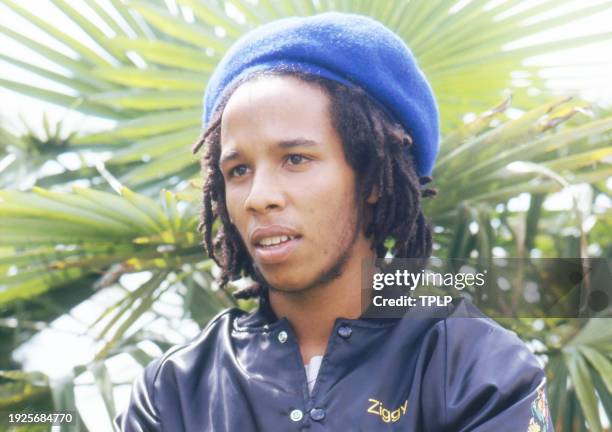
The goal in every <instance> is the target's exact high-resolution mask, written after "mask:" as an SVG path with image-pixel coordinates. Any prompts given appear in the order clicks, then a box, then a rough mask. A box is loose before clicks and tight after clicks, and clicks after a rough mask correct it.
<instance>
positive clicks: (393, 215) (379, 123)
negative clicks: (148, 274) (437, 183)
mask: <svg viewBox="0 0 612 432" xmlns="http://www.w3.org/2000/svg"><path fill="white" fill-rule="evenodd" d="M265 73H267V74H283V75H291V76H295V77H297V78H299V79H302V80H304V81H306V82H310V83H313V84H314V85H317V86H319V87H320V88H321V89H323V90H324V91H325V93H326V94H327V95H328V97H329V99H330V115H331V120H332V125H333V127H334V128H335V129H336V131H337V132H338V134H339V136H340V138H341V141H342V145H343V149H344V155H345V157H346V159H347V161H348V163H349V165H350V166H351V168H352V169H353V170H354V171H355V173H356V182H357V184H356V192H357V197H358V198H359V201H358V203H360V204H361V208H360V211H363V207H365V200H366V198H367V197H368V196H370V194H371V193H372V191H373V190H376V191H377V192H378V201H377V202H376V203H375V204H374V205H373V211H372V218H371V220H370V222H369V223H368V225H367V226H366V231H365V235H366V237H368V238H369V237H371V238H372V249H373V250H375V252H376V256H377V257H379V258H383V257H384V256H385V254H386V252H387V248H386V247H385V241H386V240H387V239H388V238H392V239H393V241H394V243H393V246H392V247H391V250H390V252H391V254H392V255H393V256H394V257H396V258H427V257H429V256H430V255H431V248H432V236H431V227H430V225H429V223H428V222H427V220H426V219H425V216H424V215H423V212H422V209H421V198H423V197H427V196H433V195H435V194H436V190H435V189H431V188H422V185H424V184H427V183H429V182H430V181H431V177H428V176H424V177H420V178H419V177H418V176H417V174H416V170H415V163H414V149H413V146H412V139H411V137H410V136H409V135H408V134H407V133H406V132H405V131H404V129H403V128H402V127H401V126H400V125H399V124H397V123H395V122H393V121H392V120H391V119H390V117H389V116H388V115H387V113H386V111H385V110H384V109H382V108H381V107H379V105H377V104H376V103H375V102H374V101H372V99H370V98H369V97H368V95H367V94H366V93H365V91H364V90H362V89H361V88H358V87H347V86H345V85H343V84H340V83H337V82H335V81H332V80H329V79H326V78H322V77H320V76H317V75H312V74H307V73H303V72H296V71H274V72H265ZM252 78H253V76H251V77H249V79H252ZM240 84H242V82H241V83H237V84H235V85H234V86H233V88H232V89H231V90H230V91H228V92H227V95H226V96H225V98H224V100H223V102H222V103H221V104H220V107H219V109H218V110H217V113H216V116H215V117H213V119H212V120H211V122H210V125H209V127H208V128H207V129H206V130H204V132H203V133H202V134H201V135H200V137H199V139H198V141H197V142H196V144H195V145H194V147H193V151H194V153H195V152H197V151H198V150H199V149H200V148H201V147H202V146H204V145H205V144H206V146H205V151H204V155H203V157H202V160H201V163H202V169H203V172H204V175H206V180H205V182H204V187H203V191H202V192H203V197H202V200H203V206H202V213H201V221H200V224H199V225H198V231H200V232H202V233H203V237H204V240H203V245H204V248H205V250H206V252H207V253H208V255H209V256H210V257H211V258H212V259H213V260H214V261H215V262H216V263H217V265H219V267H220V268H221V275H220V277H219V280H218V282H219V284H220V286H221V287H225V285H226V284H227V283H228V282H229V281H230V280H234V279H237V278H239V277H241V276H242V275H245V276H250V277H251V278H252V279H253V280H255V281H256V284H255V285H253V286H252V287H249V288H248V289H246V290H243V291H240V292H239V293H235V295H236V297H240V298H248V297H252V296H255V295H256V294H257V293H258V291H259V287H260V286H261V285H264V284H265V281H264V280H263V278H262V277H261V276H260V275H259V274H258V272H257V269H256V268H254V266H253V262H252V259H251V257H250V255H249V254H248V251H247V249H246V247H245V246H244V243H243V241H242V238H241V237H240V234H239V233H238V231H237V230H236V228H235V227H234V225H233V224H232V223H231V221H230V218H229V214H228V211H227V207H226V203H225V183H224V179H223V174H222V172H221V169H220V167H219V157H220V154H221V118H222V113H223V109H224V107H225V104H226V103H227V100H228V99H229V97H230V95H231V94H232V92H233V91H234V90H235V89H236V88H237V87H239V85H240ZM215 229H216V231H217V235H216V236H215V237H214V238H213V233H214V231H215Z"/></svg>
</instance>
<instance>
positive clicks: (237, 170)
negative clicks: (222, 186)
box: [229, 165, 247, 177]
mask: <svg viewBox="0 0 612 432" xmlns="http://www.w3.org/2000/svg"><path fill="white" fill-rule="evenodd" d="M246 172H247V167H246V165H238V166H236V167H234V168H232V169H231V170H230V171H229V176H230V177H241V176H243V175H245V174H246Z"/></svg>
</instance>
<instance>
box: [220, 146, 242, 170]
mask: <svg viewBox="0 0 612 432" xmlns="http://www.w3.org/2000/svg"><path fill="white" fill-rule="evenodd" d="M239 157H240V153H239V152H238V151H237V150H230V151H228V152H226V153H224V154H223V155H222V156H221V158H220V159H219V166H223V165H225V164H226V163H228V162H230V161H233V160H234V159H238V158H239Z"/></svg>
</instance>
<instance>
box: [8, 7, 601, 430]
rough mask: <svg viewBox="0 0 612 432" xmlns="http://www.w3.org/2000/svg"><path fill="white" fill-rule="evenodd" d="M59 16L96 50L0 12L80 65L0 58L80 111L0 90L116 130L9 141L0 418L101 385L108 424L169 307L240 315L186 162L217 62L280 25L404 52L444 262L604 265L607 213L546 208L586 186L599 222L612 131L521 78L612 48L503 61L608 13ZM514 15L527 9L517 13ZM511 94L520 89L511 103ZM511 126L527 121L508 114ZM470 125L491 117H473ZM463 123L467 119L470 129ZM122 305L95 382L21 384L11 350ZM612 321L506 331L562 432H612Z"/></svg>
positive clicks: (60, 402) (129, 12)
mask: <svg viewBox="0 0 612 432" xmlns="http://www.w3.org/2000/svg"><path fill="white" fill-rule="evenodd" d="M52 1H53V3H54V4H55V6H57V8H58V9H59V10H60V11H62V12H63V13H64V14H65V15H66V16H67V17H68V18H69V19H70V20H72V21H73V22H74V23H75V24H76V25H78V26H79V27H80V28H81V29H82V30H83V31H84V32H85V33H86V34H87V35H88V36H89V37H90V38H91V40H92V41H93V44H94V45H95V49H93V48H94V47H93V46H92V45H91V44H89V43H84V42H83V41H81V40H78V39H76V38H75V37H73V36H71V35H70V34H68V33H67V32H65V31H64V30H63V29H60V28H58V27H57V26H55V25H54V23H52V22H49V21H48V20H46V19H45V18H41V17H39V16H38V15H36V14H34V13H32V12H31V9H29V8H28V7H26V6H25V4H24V3H22V2H16V1H14V0H0V2H2V3H4V4H5V5H6V6H8V7H9V8H10V9H11V10H12V11H14V12H15V13H17V14H18V15H21V16H22V17H24V18H26V19H28V20H29V21H30V22H32V23H34V24H35V25H36V26H37V27H38V28H39V29H40V30H42V31H43V32H45V33H46V34H47V35H49V36H50V37H51V38H53V39H54V40H55V41H56V42H59V43H60V44H62V45H63V46H64V47H66V48H67V49H68V50H69V51H71V52H72V53H73V54H72V55H70V56H68V55H66V54H64V53H63V52H60V50H57V49H55V48H52V47H50V46H48V45H46V44H42V43H40V42H39V41H37V40H34V39H32V38H30V37H29V36H27V35H24V34H22V33H19V32H16V31H15V30H12V29H10V28H7V27H3V26H0V32H1V33H3V34H4V35H5V36H7V37H9V38H11V39H12V40H14V41H16V42H18V43H20V44H22V45H23V46H24V47H26V48H28V49H30V50H32V51H34V52H36V53H38V54H40V55H42V56H43V57H45V58H46V59H47V60H48V61H51V62H53V63H55V64H56V65H57V66H60V67H61V70H62V71H63V72H61V73H60V72H57V71H56V70H50V69H47V68H45V67H41V66H38V65H34V64H30V60H29V59H28V58H27V56H25V55H24V56H23V57H21V56H20V57H14V56H11V55H5V54H2V55H0V59H1V60H3V61H5V62H9V63H12V64H14V65H16V66H19V67H22V68H24V69H27V70H29V71H30V72H33V73H35V74H38V75H40V76H41V77H44V78H46V79H49V80H51V81H54V82H56V83H58V84H62V85H63V86H66V87H67V88H69V89H70V92H68V91H67V92H61V91H57V90H48V89H45V88H41V87H38V86H35V85H31V84H25V83H22V82H19V81H15V80H8V79H0V83H1V84H2V85H3V86H4V87H6V88H8V89H12V90H14V91H17V92H19V93H22V94H25V95H30V96H33V97H35V98H37V99H39V100H44V101H50V102H53V103H56V104H59V105H61V106H63V107H67V108H70V109H73V110H78V111H81V112H83V113H85V114H91V115H95V116H100V117H104V118H108V119H112V120H115V121H116V124H114V126H112V127H110V128H109V129H108V130H104V131H101V132H100V131H98V132H88V131H79V134H76V133H72V132H71V133H68V132H67V131H65V130H64V127H63V126H62V123H61V122H60V123H58V124H54V125H50V124H49V122H48V121H47V120H46V119H43V120H42V125H43V132H42V133H35V132H33V131H27V132H26V133H25V134H22V135H19V134H15V133H12V132H10V131H8V130H5V129H2V128H0V188H2V190H1V191H0V219H1V224H0V342H1V343H0V346H1V347H2V348H3V349H2V351H1V352H0V369H2V370H3V371H2V372H1V373H0V407H3V408H2V410H4V411H7V410H18V409H19V410H23V409H25V408H26V407H27V408H28V409H32V410H34V409H37V408H40V409H41V410H44V409H49V407H51V406H53V407H54V409H55V410H56V411H58V410H72V411H74V410H75V407H76V405H75V386H78V385H79V384H78V383H77V381H78V378H79V377H83V376H85V375H88V374H91V376H92V377H93V378H92V379H93V385H94V386H96V388H97V389H98V391H99V392H100V394H101V395H102V400H103V403H104V406H105V408H106V411H107V414H108V417H109V419H110V418H112V416H113V415H114V414H115V409H116V407H115V401H114V399H113V392H112V388H113V386H114V385H117V383H116V382H113V380H112V376H111V374H110V373H109V368H108V362H109V361H110V360H112V359H114V358H116V357H118V356H128V357H129V358H131V359H132V360H133V361H135V362H136V363H138V364H139V365H141V366H144V365H146V364H147V363H148V362H149V361H150V360H151V359H152V355H151V354H150V352H149V351H148V350H146V349H144V348H143V346H142V342H143V341H153V342H155V344H156V345H157V346H158V347H159V349H160V350H164V349H166V348H167V347H169V346H170V345H171V344H172V340H171V339H170V338H169V337H167V335H165V334H158V333H156V332H153V331H151V330H147V328H146V326H145V325H143V324H142V321H143V319H145V318H146V317H147V316H153V317H155V318H164V317H166V318H167V316H168V313H167V312H165V311H164V310H163V309H162V308H161V306H163V305H164V298H166V297H167V296H170V295H174V296H176V297H179V298H180V299H182V306H181V308H182V310H181V317H180V318H181V319H182V320H184V321H188V322H191V323H194V322H195V323H197V324H198V325H200V326H203V325H204V324H205V323H206V322H207V321H208V320H209V319H210V317H211V316H213V315H214V314H215V313H216V312H217V311H218V310H219V309H220V308H223V307H227V306H230V305H234V304H235V302H234V300H233V299H232V297H231V295H230V293H229V292H226V291H221V290H218V289H216V286H215V284H214V283H213V276H212V275H213V272H214V266H213V264H212V262H211V260H209V259H206V257H204V256H203V255H202V247H201V245H200V239H199V236H198V234H197V224H198V214H197V210H198V207H199V202H198V200H199V197H200V192H199V191H200V188H201V185H202V182H201V180H200V179H198V177H199V174H198V170H199V168H198V163H197V160H196V158H195V157H194V156H193V155H192V154H191V151H190V144H191V143H193V142H194V141H195V139H196V137H197V135H198V133H199V130H200V115H201V108H200V105H201V96H202V92H203V90H204V87H205V85H206V80H207V78H208V76H209V75H210V74H211V72H212V71H213V69H214V67H215V65H216V64H217V62H218V61H219V59H220V58H221V56H222V55H223V53H224V51H225V50H226V49H227V48H228V47H229V46H230V45H231V44H232V42H233V41H234V40H236V39H237V38H238V37H240V36H241V35H242V34H243V33H244V32H246V31H247V30H249V29H251V28H254V27H256V26H257V25H259V24H261V23H264V22H268V21H270V20H273V19H276V18H279V17H282V16H287V15H308V14H313V13H318V12H324V11H328V10H341V11H350V12H358V13H363V14H367V15H371V16H373V17H375V18H377V19H379V20H380V21H382V22H383V23H385V24H387V25H388V26H389V27H390V28H392V29H393V30H394V31H396V32H397V33H398V34H399V35H400V36H401V37H402V38H403V39H404V40H406V41H407V42H408V44H409V46H410V47H411V49H412V50H413V52H414V53H415V55H416V57H417V58H418V60H419V64H420V65H421V67H422V68H423V70H424V71H425V73H426V74H427V76H428V78H429V79H430V80H431V83H432V85H433V88H434V90H435V92H436V95H437V98H438V101H439V103H440V109H441V114H442V124H443V132H444V135H443V139H442V144H441V152H440V156H439V158H438V161H437V164H436V168H435V171H434V173H433V177H434V179H435V184H434V186H435V187H436V188H437V189H438V190H439V197H438V198H436V199H434V200H430V201H428V202H427V204H426V214H427V215H428V216H429V217H430V218H431V219H432V221H433V224H434V225H435V227H436V237H435V241H436V247H437V248H438V249H437V250H436V251H435V253H436V254H437V255H439V256H444V257H468V256H474V255H475V254H477V255H478V256H480V257H491V256H494V255H495V251H496V250H498V249H501V250H503V251H504V252H505V253H506V254H507V255H508V256H516V257H528V256H530V254H531V253H532V251H534V250H537V251H539V252H540V253H541V254H542V256H548V257H557V256H586V255H587V254H588V251H587V248H588V247H589V245H591V246H597V248H599V251H600V252H599V254H600V255H601V256H604V257H609V256H610V250H611V249H610V248H611V247H612V246H611V244H612V242H610V233H611V232H612V231H610V225H611V219H610V218H611V216H610V214H609V212H608V213H607V214H601V213H599V212H596V211H594V210H593V208H594V207H593V206H591V209H590V210H588V211H585V210H584V209H579V208H578V207H577V206H576V205H575V204H576V202H575V201H576V200H577V198H576V197H574V203H573V204H574V205H573V207H572V210H571V211H550V210H547V209H546V208H544V206H543V203H544V201H545V200H546V198H547V197H548V196H549V195H550V194H552V193H555V192H558V191H561V190H567V187H568V186H571V185H579V184H588V185H590V186H589V191H590V192H591V204H592V203H593V202H594V201H595V200H596V197H598V196H599V197H608V198H609V191H608V189H607V188H606V184H605V183H606V180H607V179H609V178H610V176H611V174H612V168H611V165H610V160H611V156H612V117H611V116H610V114H609V113H605V112H604V113H600V112H598V111H597V109H594V108H592V107H590V106H589V105H588V104H586V103H584V102H582V101H579V100H575V99H571V98H569V97H561V98H556V99H554V98H553V97H552V96H551V95H549V94H547V93H546V91H544V90H545V89H544V88H543V83H542V82H541V81H540V79H539V77H538V75H537V70H536V69H535V68H534V67H527V66H525V65H524V64H523V60H524V59H525V58H526V57H528V56H532V55H536V54H541V53H549V52H551V51H554V50H557V49H564V48H568V47H572V46H580V45H584V44H586V43H589V42H595V41H601V40H605V39H609V38H610V37H612V34H600V35H592V36H588V37H575V36H569V37H568V38H566V39H564V40H563V41H554V42H536V43H534V44H532V45H529V46H524V47H518V48H512V49H508V48H507V46H508V44H510V43H513V42H516V41H517V40H519V39H522V38H523V37H526V36H530V35H534V34H537V33H539V32H542V31H545V30H548V29H551V28H555V27H557V26H560V25H562V24H564V23H567V22H570V21H572V20H574V19H578V18H581V17H585V16H589V15H593V14H596V13H598V12H600V11H602V10H605V9H608V8H610V6H611V5H612V2H610V1H603V2H601V3H599V4H597V5H594V6H582V7H580V8H578V9H577V10H572V11H564V12H561V13H560V14H557V15H555V16H549V17H547V18H544V19H542V20H533V21H527V19H528V18H530V17H534V16H536V15H538V14H541V13H543V12H546V11H548V10H549V9H550V8H551V7H552V6H553V3H554V6H555V7H561V6H563V5H566V4H568V3H570V2H569V1H568V0H563V1H555V2H552V0H548V1H544V2H541V3H530V4H527V3H526V2H525V1H524V0H508V1H506V2H497V3H496V5H495V6H494V7H488V5H489V3H490V2H489V0H472V1H471V2H467V4H465V5H464V6H463V7H462V8H457V7H456V6H457V3H458V2H457V1H454V0H432V1H424V0H422V1H400V0H390V1H386V2H367V1H362V0H355V1H350V2H349V1H331V0H319V1H310V0H280V1H271V0H260V1H259V2H258V4H257V5H254V4H253V2H251V1H247V0H206V1H205V0H176V3H177V4H178V6H179V10H180V12H179V13H175V12H173V10H172V9H171V8H169V7H168V6H167V3H165V2H163V1H158V0H150V1H135V0H132V1H122V0H108V1H107V2H101V1H96V0H85V1H86V3H87V5H88V6H89V7H90V8H91V10H92V12H93V13H94V14H95V15H97V17H98V19H99V20H101V21H102V22H104V23H105V25H106V27H108V28H109V29H110V30H111V32H112V34H106V33H104V31H103V30H102V29H101V28H98V26H97V25H96V24H95V22H94V21H92V20H90V19H89V18H88V16H89V15H88V16H86V15H85V14H83V13H82V11H80V10H79V9H77V8H75V7H74V6H73V5H72V4H71V2H68V1H65V0H52ZM168 3H171V2H168ZM517 6H525V7H524V8H523V9H521V10H520V11H519V12H516V11H514V12H513V10H514V9H513V8H515V7H517ZM117 17H121V18H120V19H117ZM517 71H520V72H521V73H522V75H523V76H526V77H527V79H528V81H529V85H528V86H516V85H514V84H516V83H515V81H514V80H513V78H512V76H513V72H517ZM530 87H532V88H537V89H539V90H541V93H540V96H538V97H534V96H530V93H529V92H528V88H530ZM508 88H512V89H513V91H512V97H511V98H510V97H508V96H507V93H506V92H505V90H506V89H508ZM504 95H506V96H504ZM504 97H505V99H504ZM500 101H502V102H501V104H499V105H497V106H496V107H495V108H492V109H489V108H490V107H492V106H494V105H495V104H497V103H499V102H500ZM511 106H512V108H513V109H514V111H512V110H509V108H510V107H511ZM517 109H520V110H521V111H522V115H520V116H517V115H515V114H516V112H517V111H516V110H517ZM487 110H488V111H487ZM591 110H593V111H591ZM478 112H483V114H481V115H480V116H475V115H474V114H475V113H478ZM468 113H470V114H471V115H473V117H474V120H472V121H470V122H463V117H464V115H465V114H468ZM66 155H71V156H73V158H74V157H76V159H78V161H79V164H78V167H77V168H75V167H68V166H65V165H63V164H62V157H65V156H66ZM92 155H93V156H94V157H93V158H90V157H89V156H92ZM90 159H91V160H90ZM49 161H53V162H54V163H56V164H59V166H60V170H59V172H52V173H50V172H49V170H48V169H46V168H45V165H46V164H47V163H48V162H49ZM83 184H86V186H83ZM160 190H161V193H160V192H159V191H160ZM525 193H528V194H529V196H530V204H529V208H528V209H527V211H512V210H511V209H510V206H509V205H508V202H509V200H511V199H512V198H515V197H516V196H518V195H520V194H525ZM474 227H477V229H476V230H475V229H474ZM135 274H140V275H143V274H144V275H146V277H145V278H144V279H142V280H141V282H139V283H138V284H135V285H134V284H131V286H128V284H124V283H123V282H122V278H123V277H124V276H130V275H135ZM104 290H106V291H104ZM112 290H116V292H118V293H119V294H118V295H117V296H115V300H114V301H113V303H112V304H111V305H110V306H108V307H107V308H106V309H105V310H104V312H103V313H102V314H101V315H100V316H99V317H96V318H95V319H92V320H91V323H89V325H90V327H89V329H88V333H89V334H90V335H91V336H92V337H93V338H94V339H95V341H96V343H97V348H96V355H95V358H94V359H93V360H92V362H91V363H90V364H87V365H83V366H80V367H76V368H74V370H73V371H72V373H71V374H70V375H69V376H66V377H65V379H63V380H55V381H53V382H50V381H49V380H48V379H47V378H46V377H44V376H42V375H40V374H37V373H34V374H31V373H25V372H22V371H20V370H19V365H18V364H16V363H15V362H14V360H13V359H12V358H11V353H12V352H13V351H14V350H15V349H16V348H17V347H18V346H20V345H21V344H22V343H24V342H25V341H27V340H29V339H30V338H31V337H32V336H33V335H35V334H37V333H38V332H39V331H41V330H44V329H47V328H49V323H50V322H51V321H52V320H54V319H55V318H57V317H58V316H60V315H62V314H64V313H66V312H67V311H69V310H70V308H71V307H73V306H75V305H78V304H81V303H82V302H83V301H84V300H86V299H88V298H90V297H92V296H94V295H95V294H97V293H99V292H109V293H110V292H111V291H112ZM242 306H251V305H250V304H243V305H242ZM609 322H610V317H609V314H607V312H606V315H603V316H602V317H601V318H593V319H589V320H567V319H566V320H561V319H546V320H542V323H543V325H544V326H543V329H539V330H535V328H536V324H538V323H536V322H535V321H534V320H526V319H512V320H507V321H506V322H504V325H506V326H508V327H510V328H512V329H513V330H515V331H517V332H518V333H519V334H520V335H521V337H523V339H525V340H528V341H534V340H537V341H539V343H540V345H542V346H543V347H544V348H543V349H541V350H540V349H538V350H537V352H538V354H539V355H541V357H542V358H543V359H545V361H546V362H547V364H546V368H547V373H548V377H549V399H550V402H551V407H552V411H553V415H554V418H555V430H557V431H583V430H587V426H586V424H588V428H589V429H590V430H593V431H598V430H603V425H602V419H601V418H600V414H599V409H598V404H601V406H603V409H604V411H605V412H607V413H612V399H611V398H610V391H611V387H612V333H611V332H610V330H609V329H610V325H609ZM542 323H539V324H542ZM539 324H538V325H539ZM5 347H6V348H5Z"/></svg>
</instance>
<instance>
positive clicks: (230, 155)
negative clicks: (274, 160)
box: [219, 138, 319, 166]
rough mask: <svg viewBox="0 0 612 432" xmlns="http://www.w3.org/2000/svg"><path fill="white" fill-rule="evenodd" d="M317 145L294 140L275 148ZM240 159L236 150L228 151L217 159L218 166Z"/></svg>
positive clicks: (302, 139)
mask: <svg viewBox="0 0 612 432" xmlns="http://www.w3.org/2000/svg"><path fill="white" fill-rule="evenodd" d="M318 145H319V143H318V142H317V141H313V140H309V139H306V138H296V139H292V140H286V141H279V142H278V143H277V144H276V146H277V147H278V148H280V149H285V150H286V149H291V148H295V147H315V146H318ZM239 157H240V152H239V151H238V150H229V151H227V152H226V153H224V154H222V155H221V158H220V159H219V166H223V165H225V164H227V163H228V162H231V161H233V160H235V159H238V158H239Z"/></svg>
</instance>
